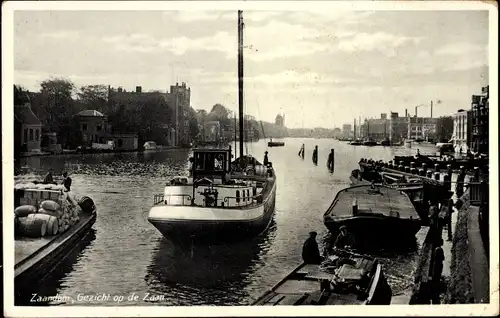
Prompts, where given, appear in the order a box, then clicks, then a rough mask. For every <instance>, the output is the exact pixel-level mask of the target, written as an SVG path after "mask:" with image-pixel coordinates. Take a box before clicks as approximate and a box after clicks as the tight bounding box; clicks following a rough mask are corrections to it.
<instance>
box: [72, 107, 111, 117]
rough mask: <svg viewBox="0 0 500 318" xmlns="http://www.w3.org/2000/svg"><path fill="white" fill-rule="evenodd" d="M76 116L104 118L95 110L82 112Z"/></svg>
mask: <svg viewBox="0 0 500 318" xmlns="http://www.w3.org/2000/svg"><path fill="white" fill-rule="evenodd" d="M77 116H82V117H104V115H103V114H102V113H101V112H98V111H97V110H90V109H86V110H82V111H81V112H79V113H78V114H77Z"/></svg>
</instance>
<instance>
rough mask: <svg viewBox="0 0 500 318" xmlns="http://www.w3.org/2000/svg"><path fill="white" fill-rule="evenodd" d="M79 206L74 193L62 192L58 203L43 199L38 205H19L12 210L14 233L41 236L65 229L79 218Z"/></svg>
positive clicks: (58, 232)
mask: <svg viewBox="0 0 500 318" xmlns="http://www.w3.org/2000/svg"><path fill="white" fill-rule="evenodd" d="M80 213H81V207H80V205H79V204H78V201H77V199H76V197H75V195H74V194H72V193H71V192H64V193H63V194H62V198H61V200H60V203H58V202H56V201H54V200H44V201H42V202H41V203H40V204H39V206H35V205H30V204H27V205H21V206H19V207H17V208H16V209H15V210H14V214H15V220H14V224H15V232H16V235H20V236H27V237H43V236H50V235H57V234H60V233H63V232H65V231H67V230H68V229H69V228H70V227H72V226H73V225H75V224H76V223H77V222H78V221H79V220H80V217H79V215H80Z"/></svg>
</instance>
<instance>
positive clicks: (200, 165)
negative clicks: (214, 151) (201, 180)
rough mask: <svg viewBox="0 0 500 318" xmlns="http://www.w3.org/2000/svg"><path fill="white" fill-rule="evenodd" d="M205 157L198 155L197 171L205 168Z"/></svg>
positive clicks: (196, 160) (196, 159)
mask: <svg viewBox="0 0 500 318" xmlns="http://www.w3.org/2000/svg"><path fill="white" fill-rule="evenodd" d="M204 160H205V156H203V154H199V153H197V154H196V155H195V162H196V170H203V169H204V167H205V161H204Z"/></svg>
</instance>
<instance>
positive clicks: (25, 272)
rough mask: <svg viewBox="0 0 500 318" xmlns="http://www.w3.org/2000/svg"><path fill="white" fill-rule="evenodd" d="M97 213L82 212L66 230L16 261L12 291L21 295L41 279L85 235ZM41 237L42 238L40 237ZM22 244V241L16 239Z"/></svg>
mask: <svg viewBox="0 0 500 318" xmlns="http://www.w3.org/2000/svg"><path fill="white" fill-rule="evenodd" d="M96 218H97V213H96V212H95V211H94V212H93V213H92V214H87V215H86V214H82V215H81V216H80V221H79V222H78V223H76V224H75V225H74V226H73V227H71V228H70V229H69V230H68V231H66V232H64V233H62V234H60V235H58V236H55V237H54V238H53V239H52V240H50V241H49V242H48V243H47V244H45V245H43V246H42V247H41V248H40V249H38V250H36V251H34V252H33V253H32V254H31V255H30V256H28V257H26V258H24V259H22V260H20V261H17V262H16V265H15V267H14V276H15V278H14V293H15V295H16V296H21V295H23V294H25V293H29V291H30V290H31V289H32V288H33V285H35V284H34V282H40V281H42V280H43V279H44V278H45V277H46V276H47V275H49V274H50V272H51V271H52V270H54V269H55V268H56V266H57V265H58V264H59V263H60V262H62V261H63V260H64V259H65V258H66V256H67V255H68V254H69V253H70V252H71V250H73V248H74V246H75V245H76V244H77V243H78V241H79V240H81V239H82V238H84V237H85V235H87V233H88V231H89V230H90V228H91V227H92V225H93V224H94V223H95V221H96ZM42 239H43V238H42ZM17 243H18V244H22V241H18V242H17Z"/></svg>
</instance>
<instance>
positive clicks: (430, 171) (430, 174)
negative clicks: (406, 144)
mask: <svg viewBox="0 0 500 318" xmlns="http://www.w3.org/2000/svg"><path fill="white" fill-rule="evenodd" d="M426 175H427V178H432V170H427V171H426Z"/></svg>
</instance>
